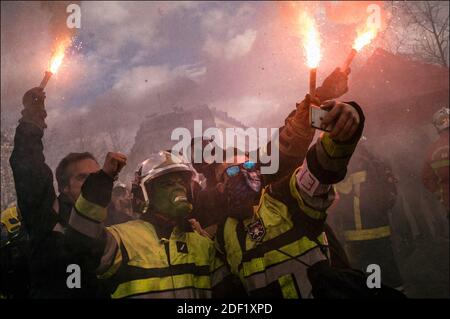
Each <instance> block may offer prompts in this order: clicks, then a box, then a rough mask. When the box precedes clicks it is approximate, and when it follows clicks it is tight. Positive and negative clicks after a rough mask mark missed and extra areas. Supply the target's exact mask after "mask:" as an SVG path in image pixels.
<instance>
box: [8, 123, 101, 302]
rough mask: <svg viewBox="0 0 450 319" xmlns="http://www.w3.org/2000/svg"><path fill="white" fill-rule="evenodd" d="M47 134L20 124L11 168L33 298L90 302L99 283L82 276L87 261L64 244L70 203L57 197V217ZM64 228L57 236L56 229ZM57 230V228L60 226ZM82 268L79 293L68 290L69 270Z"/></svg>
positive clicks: (74, 289)
mask: <svg viewBox="0 0 450 319" xmlns="http://www.w3.org/2000/svg"><path fill="white" fill-rule="evenodd" d="M43 135H44V131H43V129H41V128H39V127H38V126H36V125H34V124H31V123H28V122H21V123H20V124H19V125H18V127H17V129H16V134H15V138H14V149H13V152H12V154H11V158H10V164H11V168H12V171H13V176H14V181H15V187H16V193H17V205H18V207H19V209H20V211H21V213H22V218H23V222H24V223H25V227H26V229H27V230H28V232H29V236H30V255H29V269H30V277H31V291H30V296H31V297H32V298H77V297H83V298H88V297H91V296H95V295H96V293H97V291H96V279H95V278H93V277H92V276H91V275H89V274H88V272H83V260H81V259H80V258H78V256H77V255H76V254H73V253H72V252H71V251H70V250H69V249H67V247H66V246H65V243H64V238H65V237H64V225H66V224H67V221H68V218H69V216H70V211H71V207H72V204H71V203H70V201H68V199H67V198H65V196H59V197H58V203H59V214H58V213H56V212H55V210H54V209H53V203H54V201H55V199H56V193H55V190H54V187H53V174H52V171H51V169H50V168H49V167H48V165H47V164H46V163H45V157H44V154H43V149H44V147H43V144H42V137H43ZM58 223H59V224H60V225H62V226H63V227H59V231H58V230H56V229H55V226H56V225H57V224H58ZM57 228H58V227H57ZM70 264H78V265H79V266H80V267H81V288H79V289H78V288H73V289H69V288H68V287H67V284H66V280H67V277H68V276H69V275H70V273H68V272H67V267H68V265H70Z"/></svg>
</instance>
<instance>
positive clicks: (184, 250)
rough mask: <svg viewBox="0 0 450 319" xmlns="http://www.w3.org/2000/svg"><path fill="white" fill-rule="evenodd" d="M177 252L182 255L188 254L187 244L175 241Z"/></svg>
mask: <svg viewBox="0 0 450 319" xmlns="http://www.w3.org/2000/svg"><path fill="white" fill-rule="evenodd" d="M177 251H178V252H179V253H183V254H187V253H189V251H188V247H187V244H186V243H185V242H182V241H177Z"/></svg>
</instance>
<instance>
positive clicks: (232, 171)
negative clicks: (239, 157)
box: [225, 161, 256, 177]
mask: <svg viewBox="0 0 450 319" xmlns="http://www.w3.org/2000/svg"><path fill="white" fill-rule="evenodd" d="M241 168H243V169H245V170H246V171H251V170H254V169H255V168H256V163H255V162H252V161H247V162H245V163H242V164H239V165H233V166H230V167H228V168H227V169H226V170H225V173H226V174H227V175H228V177H233V176H236V175H238V174H239V172H240V171H241Z"/></svg>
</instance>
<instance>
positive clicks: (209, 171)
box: [191, 68, 350, 266]
mask: <svg viewBox="0 0 450 319" xmlns="http://www.w3.org/2000/svg"><path fill="white" fill-rule="evenodd" d="M349 74H350V69H349V68H347V69H346V70H345V71H342V70H341V69H340V68H336V69H335V70H334V71H333V72H332V73H331V74H329V75H328V76H327V77H326V78H325V80H324V81H323V83H322V85H321V86H320V87H318V88H317V90H316V96H315V97H314V98H311V97H310V96H309V95H308V96H307V100H304V101H303V102H301V103H297V104H296V109H295V110H293V111H292V112H291V113H290V114H289V115H288V116H287V118H286V119H285V121H284V126H282V127H281V128H280V130H279V132H280V134H279V144H277V145H272V142H269V143H268V144H267V145H265V146H263V147H262V148H261V149H260V150H259V153H260V154H261V153H263V154H265V153H267V154H269V155H270V154H271V152H272V149H273V151H274V152H278V154H279V169H278V171H277V172H276V173H275V174H264V175H263V176H262V178H263V179H264V183H266V184H269V183H272V182H275V181H277V180H279V179H281V178H282V177H284V176H285V175H290V174H291V173H292V171H293V170H294V169H296V168H297V167H298V166H299V165H301V163H302V162H303V160H304V158H305V155H306V152H307V150H308V147H309V145H310V144H311V142H312V140H313V137H314V133H315V130H314V129H313V128H312V127H311V126H310V125H309V113H308V112H305V110H303V107H304V106H305V105H307V104H308V105H309V103H310V102H314V103H315V104H317V105H320V104H321V103H322V102H325V101H327V100H330V99H335V98H338V97H340V96H342V95H343V94H345V93H346V92H347V91H348V75H349ZM210 143H212V140H209V139H202V140H201V141H200V140H194V139H193V140H192V142H191V147H192V148H191V152H192V153H191V154H192V159H193V154H194V153H195V152H198V153H199V154H200V155H201V154H203V149H204V148H205V146H206V145H208V144H210ZM200 146H201V147H200ZM215 152H219V154H225V153H226V150H223V149H218V147H217V146H216V148H215ZM222 156H223V155H222ZM267 165H270V163H268V164H267ZM194 167H195V169H197V170H198V171H199V172H201V173H203V175H204V176H205V177H206V181H207V187H205V189H203V190H201V191H200V192H199V193H198V196H196V205H195V212H194V213H195V216H196V218H197V219H198V220H199V222H200V223H201V225H202V226H204V227H205V228H206V230H207V231H208V232H210V234H211V236H214V235H215V233H216V229H217V225H218V224H220V223H222V222H223V221H224V220H225V218H226V216H227V213H226V211H224V209H225V207H226V203H225V202H224V196H222V194H221V192H223V190H221V188H222V186H221V184H223V183H221V182H219V181H217V177H216V176H217V174H219V175H220V174H221V172H219V173H218V172H217V171H218V170H219V171H220V169H221V167H220V163H211V164H207V163H200V164H197V165H194ZM327 233H328V235H329V236H330V239H332V240H333V239H334V238H335V236H334V234H333V233H332V230H331V228H329V227H327ZM333 244H336V246H337V247H336V248H337V250H340V252H341V254H344V255H345V253H344V251H343V249H342V247H338V246H339V243H337V241H333ZM344 255H343V256H341V259H342V260H343V261H344V260H346V257H345V256H344ZM344 264H345V265H347V263H346V262H344V263H343V264H342V266H344Z"/></svg>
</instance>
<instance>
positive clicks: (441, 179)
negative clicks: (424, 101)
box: [422, 107, 449, 216]
mask: <svg viewBox="0 0 450 319" xmlns="http://www.w3.org/2000/svg"><path fill="white" fill-rule="evenodd" d="M433 125H434V126H435V127H436V129H437V130H438V132H439V138H438V139H437V140H436V141H435V142H434V143H433V144H431V145H430V146H429V148H428V150H427V155H426V159H425V163H424V165H423V168H422V181H423V184H424V186H425V187H426V188H427V189H428V190H429V191H430V192H432V193H434V194H435V195H436V197H437V198H438V199H439V201H440V202H441V203H442V204H443V205H444V207H445V209H447V216H448V211H449V194H448V193H449V171H448V166H449V157H448V153H449V146H448V143H449V108H448V107H443V108H441V109H440V110H439V111H437V112H436V113H435V114H434V115H433Z"/></svg>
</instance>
